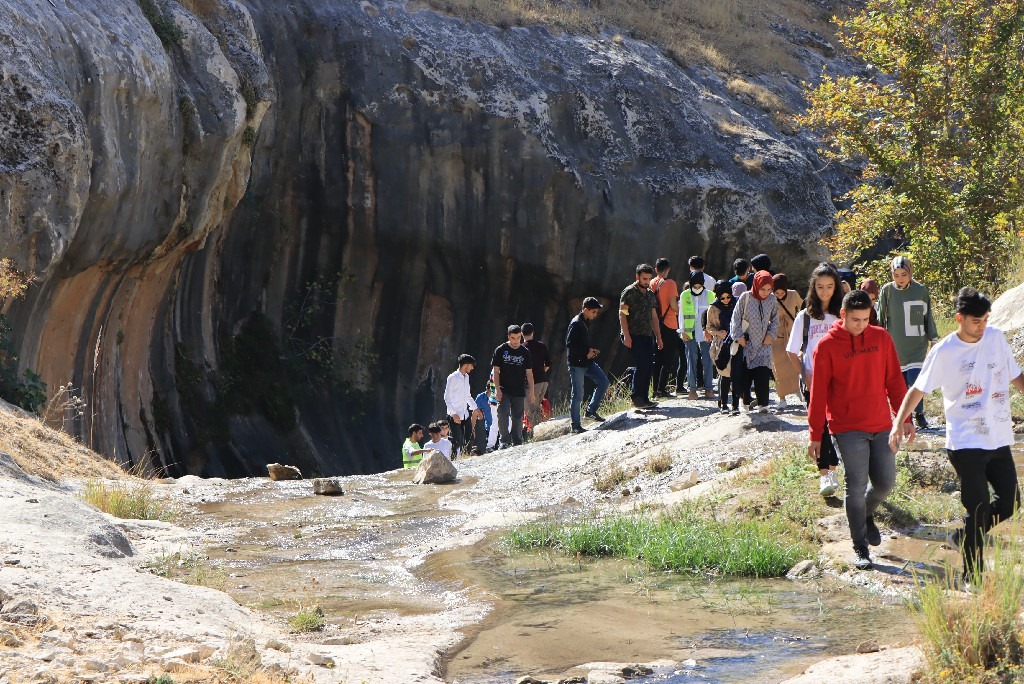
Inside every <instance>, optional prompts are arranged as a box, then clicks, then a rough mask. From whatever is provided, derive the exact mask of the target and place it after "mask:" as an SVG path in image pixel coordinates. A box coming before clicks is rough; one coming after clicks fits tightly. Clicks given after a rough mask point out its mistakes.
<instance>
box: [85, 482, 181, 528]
mask: <svg viewBox="0 0 1024 684" xmlns="http://www.w3.org/2000/svg"><path fill="white" fill-rule="evenodd" d="M81 497H82V500H83V501H85V502H86V503H87V504H90V505H92V506H95V507H96V508H98V509H99V510H101V511H103V512H104V513H109V514H110V515H112V516H114V517H115V518H125V519H135V520H169V519H170V518H171V517H172V516H171V511H170V510H169V509H168V508H167V507H166V506H164V505H163V504H162V503H160V502H159V501H157V499H156V497H155V496H154V495H153V485H151V484H149V483H148V482H112V483H109V484H108V483H106V482H101V481H99V480H89V481H88V482H86V483H85V489H84V490H83V491H82V494H81Z"/></svg>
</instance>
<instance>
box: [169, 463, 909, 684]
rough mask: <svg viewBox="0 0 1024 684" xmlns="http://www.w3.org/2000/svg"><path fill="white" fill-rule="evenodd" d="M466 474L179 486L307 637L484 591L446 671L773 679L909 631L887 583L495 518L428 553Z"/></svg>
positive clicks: (455, 524)
mask: <svg viewBox="0 0 1024 684" xmlns="http://www.w3.org/2000/svg"><path fill="white" fill-rule="evenodd" d="M469 480H470V478H466V481H463V482H460V483H459V484H457V485H452V486H448V487H443V486H427V487H422V486H420V487H416V486H412V485H411V484H409V483H408V482H407V481H406V479H405V478H403V477H400V476H396V475H394V474H392V475H375V476H360V477H353V478H346V479H345V495H344V496H341V497H335V498H326V497H314V496H311V495H310V493H309V484H308V483H306V482H294V483H290V482H269V481H267V480H239V481H234V482H230V483H226V484H221V485H219V486H217V487H212V486H210V487H202V488H197V489H196V491H193V492H192V493H191V495H190V497H189V498H190V499H192V500H193V501H194V502H195V505H194V507H190V509H191V511H192V516H191V517H192V525H191V526H192V527H198V528H200V529H202V530H203V531H204V533H205V537H206V541H207V543H208V544H209V545H210V557H211V559H212V560H213V562H214V564H215V565H217V566H218V567H220V568H222V569H223V572H224V573H225V574H226V578H225V586H224V589H225V590H226V591H227V592H228V593H230V594H231V595H232V596H234V597H235V598H236V600H238V601H239V602H240V603H242V604H243V605H248V606H251V607H253V608H256V609H258V610H261V611H265V612H267V613H270V614H272V615H274V616H276V617H279V618H281V619H287V618H288V617H289V616H291V615H294V614H295V612H296V611H297V610H298V609H301V608H304V607H306V608H308V607H311V606H313V605H318V606H320V607H321V608H322V609H323V610H324V613H325V614H326V618H327V621H328V628H327V630H326V631H325V632H323V633H321V634H319V635H310V639H311V640H320V641H322V642H323V643H327V644H330V643H334V644H345V643H354V642H358V641H359V639H360V638H361V634H365V629H366V628H367V625H372V623H373V622H374V621H375V620H378V619H382V618H389V617H400V616H410V615H425V614H429V613H434V612H438V611H440V610H442V609H444V607H445V606H449V605H451V604H452V602H453V601H462V602H469V603H474V604H479V605H482V606H490V608H491V609H490V612H489V613H488V614H487V615H486V617H485V618H484V619H483V620H482V621H481V622H479V623H476V624H472V625H468V626H465V627H462V628H459V629H458V631H459V632H460V633H461V634H463V635H464V637H465V638H463V639H462V640H461V642H460V643H459V645H458V646H457V647H455V648H454V649H452V650H451V651H450V652H448V653H444V654H442V663H441V674H442V676H443V677H444V679H445V680H446V681H449V682H460V683H464V684H470V683H482V682H509V681H515V679H517V678H518V677H520V676H522V675H525V674H530V675H534V676H539V677H545V676H546V677H549V678H552V679H554V678H557V677H561V676H566V675H571V674H585V673H586V672H587V669H588V668H580V666H582V665H584V664H587V663H594V662H624V663H655V662H660V663H661V666H660V667H656V668H655V672H654V673H653V674H652V675H649V676H648V677H646V678H644V679H642V680H633V681H652V682H653V681H657V682H774V681H779V680H780V679H783V678H785V677H786V676H788V675H792V674H795V673H797V672H799V671H800V670H801V669H803V668H804V667H805V666H806V665H808V664H810V663H812V662H815V661H816V660H820V659H821V658H823V657H827V656H829V655H832V654H842V653H850V652H852V651H853V650H855V648H856V646H857V644H858V643H860V642H862V641H865V640H867V639H872V638H875V639H878V640H879V641H880V642H881V643H883V644H884V643H893V642H895V641H903V642H904V643H907V642H909V641H910V640H911V638H912V637H911V635H912V634H913V632H914V628H913V625H912V619H911V616H910V614H909V612H908V611H907V610H906V608H905V607H904V606H903V605H902V602H900V601H899V600H898V599H884V598H882V597H881V596H879V595H878V594H872V593H866V592H864V591H863V590H861V589H858V588H856V587H853V586H850V585H849V584H844V583H841V582H837V581H834V580H827V579H826V580H816V581H799V582H788V581H785V580H745V581H715V582H712V581H709V580H707V579H703V578H696V579H694V578H686V577H680V576H678V575H672V574H662V573H652V572H650V571H648V570H646V569H645V568H643V567H642V566H640V565H637V564H635V563H630V562H626V561H619V560H591V559H572V558H566V557H563V556H561V555H558V554H548V553H539V554H528V555H508V554H506V553H505V552H504V551H502V550H501V549H500V548H499V545H498V542H497V539H498V535H497V533H493V534H490V535H488V536H486V537H485V538H484V539H483V540H482V541H477V542H476V543H473V544H469V545H456V546H454V548H448V549H447V550H439V551H437V552H434V553H429V549H430V548H431V546H432V545H433V544H435V543H436V544H438V546H439V547H440V546H441V545H442V543H443V542H444V541H445V540H451V539H452V538H453V537H458V536H459V535H460V534H464V532H461V531H460V530H459V527H460V526H461V525H462V524H463V523H465V522H467V521H468V520H470V518H471V516H468V515H467V514H464V513H460V512H458V511H452V510H443V508H442V509H439V507H438V505H439V501H440V500H441V498H442V497H444V496H445V495H446V494H449V493H451V492H453V491H456V490H458V489H462V488H465V487H468V486H470V485H471V484H472V483H471V482H470V481H469ZM186 515H188V514H186ZM925 543H927V542H925ZM410 558H415V559H423V560H422V562H420V561H419V560H413V561H410Z"/></svg>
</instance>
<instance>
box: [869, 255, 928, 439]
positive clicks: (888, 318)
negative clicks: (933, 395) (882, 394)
mask: <svg viewBox="0 0 1024 684" xmlns="http://www.w3.org/2000/svg"><path fill="white" fill-rule="evenodd" d="M878 321H879V323H880V324H881V326H882V327H883V328H885V329H886V330H888V331H889V334H890V335H892V341H893V343H895V345H896V354H897V355H898V356H899V358H900V368H901V369H902V370H903V379H904V380H905V381H906V383H907V385H908V386H911V385H913V384H914V381H915V380H917V376H918V374H920V372H921V366H923V365H924V359H925V356H927V355H928V343H929V342H935V341H937V340H938V339H939V331H938V329H937V328H936V327H935V318H934V317H933V315H932V299H931V295H930V294H929V293H928V286H927V285H924V284H922V283H919V282H917V281H916V280H914V269H913V266H912V265H911V263H910V259H908V258H907V257H905V256H898V257H895V258H894V259H893V260H892V282H891V283H886V284H885V285H883V286H882V291H881V293H880V294H879V295H878ZM914 421H915V422H916V423H917V427H918V428H920V429H922V430H924V429H925V428H927V427H928V421H927V419H926V418H925V417H924V401H923V400H922V401H921V402H919V403H918V405H917V406H916V407H915V408H914Z"/></svg>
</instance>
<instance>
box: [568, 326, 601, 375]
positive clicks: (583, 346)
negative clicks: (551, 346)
mask: <svg viewBox="0 0 1024 684" xmlns="http://www.w3.org/2000/svg"><path fill="white" fill-rule="evenodd" d="M565 349H566V356H567V357H568V359H569V366H571V367H575V368H587V367H589V366H590V364H592V363H593V362H594V360H593V359H588V358H587V354H588V353H590V329H589V328H588V327H587V322H586V320H584V318H583V314H582V313H579V314H576V317H575V318H573V319H572V321H570V322H569V330H568V331H567V332H566V333H565Z"/></svg>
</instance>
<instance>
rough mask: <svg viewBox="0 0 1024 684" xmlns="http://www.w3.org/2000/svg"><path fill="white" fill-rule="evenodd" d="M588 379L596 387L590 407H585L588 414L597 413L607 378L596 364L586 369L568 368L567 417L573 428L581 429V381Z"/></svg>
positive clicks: (606, 387)
mask: <svg viewBox="0 0 1024 684" xmlns="http://www.w3.org/2000/svg"><path fill="white" fill-rule="evenodd" d="M584 378H590V379H591V381H592V382H593V383H594V384H595V385H597V387H596V388H595V389H594V394H593V396H591V397H590V405H589V406H587V412H588V413H597V409H598V408H600V406H601V400H602V399H604V393H605V391H606V390H607V389H608V376H607V375H605V374H604V371H603V370H601V367H600V366H599V365H597V362H596V361H595V362H594V363H592V364H590V365H589V366H586V367H576V366H569V385H570V387H571V390H572V394H571V395H570V398H569V415H570V416H571V418H572V426H573V427H581V426H582V424H581V423H580V404H582V403H583V379H584Z"/></svg>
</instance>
